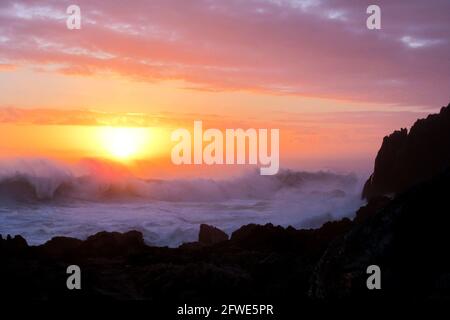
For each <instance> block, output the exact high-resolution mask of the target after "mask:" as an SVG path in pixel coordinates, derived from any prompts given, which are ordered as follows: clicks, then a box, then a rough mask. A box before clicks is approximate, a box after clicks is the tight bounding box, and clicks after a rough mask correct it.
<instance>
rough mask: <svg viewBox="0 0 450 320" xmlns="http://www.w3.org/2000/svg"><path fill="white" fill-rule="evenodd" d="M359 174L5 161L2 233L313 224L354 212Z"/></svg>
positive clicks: (177, 231)
mask: <svg viewBox="0 0 450 320" xmlns="http://www.w3.org/2000/svg"><path fill="white" fill-rule="evenodd" d="M361 189H362V179H360V178H359V177H358V176H357V175H356V174H337V173H333V172H329V171H326V172H325V171H319V172H303V171H293V170H281V171H280V172H279V173H278V174H277V175H274V176H261V175H259V172H258V171H257V170H254V171H251V172H248V173H246V174H243V175H242V176H240V177H233V178H230V179H179V180H173V179H172V180H161V179H159V180H156V179H140V178H137V177H134V176H132V175H129V174H128V173H126V174H125V173H120V174H118V173H117V172H109V171H107V170H106V171H105V170H94V171H89V170H88V171H86V170H84V171H83V170H79V168H74V167H72V166H68V165H62V164H60V163H58V164H57V163H54V162H52V161H48V160H45V159H40V160H36V159H34V160H32V161H30V160H21V161H15V162H10V163H8V164H7V165H5V164H1V165H0V234H2V235H3V236H6V235H7V234H10V235H17V234H20V235H22V236H23V237H24V238H25V239H26V240H27V241H28V243H29V244H33V245H37V244H42V243H44V242H46V241H48V240H50V239H51V238H52V237H55V236H68V237H75V238H79V239H85V238H87V237H88V236H90V235H92V234H94V233H96V232H99V231H119V232H124V231H129V230H138V231H141V232H142V233H143V235H144V239H145V241H146V243H147V244H150V245H158V246H170V247H175V246H178V245H180V244H182V243H184V242H191V241H196V240H197V238H198V231H199V226H200V224H202V223H206V224H210V225H214V226H216V227H218V228H220V229H222V230H223V231H225V232H227V233H228V234H229V235H231V233H232V232H233V231H235V230H237V229H238V228H239V227H241V226H242V225H245V224H249V223H257V224H265V223H272V224H275V225H282V226H285V227H286V226H289V225H290V226H293V227H295V228H316V227H320V226H321V225H322V224H323V223H324V222H326V221H331V220H337V219H341V218H342V217H353V216H354V214H355V212H356V210H357V209H358V208H359V207H360V206H361V205H363V204H364V201H363V200H362V199H361Z"/></svg>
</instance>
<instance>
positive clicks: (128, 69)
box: [0, 0, 450, 107]
mask: <svg viewBox="0 0 450 320" xmlns="http://www.w3.org/2000/svg"><path fill="white" fill-rule="evenodd" d="M77 2H78V3H77V4H78V5H79V6H80V7H81V10H82V29H81V30H76V31H70V30H67V29H66V27H65V20H64V11H65V9H66V7H67V6H68V5H69V4H72V3H71V1H55V0H47V1H26V2H25V1H2V3H1V4H0V61H3V60H5V61H6V63H7V64H13V65H21V64H36V65H39V66H42V65H46V64H48V65H55V66H57V70H58V71H59V72H62V73H64V74H69V75H70V74H81V75H86V76H89V75H91V74H95V73H98V72H114V73H117V74H120V75H122V76H126V77H130V78H133V79H136V80H139V81H159V80H166V79H181V80H185V81H186V82H188V83H189V84H188V85H187V86H188V87H192V88H198V89H203V90H256V91H264V92H270V93H274V94H296V95H303V96H311V97H322V98H333V99H348V100H353V101H370V102H378V103H392V104H399V105H419V106H432V107H438V106H441V105H443V104H446V103H447V102H448V98H449V96H448V94H449V91H448V89H449V88H450V59H449V58H448V57H449V56H450V43H449V40H448V39H449V36H450V23H449V22H448V12H450V3H449V2H448V1H440V0H436V1H433V3H432V4H430V3H426V2H424V1H419V0H412V1H395V2H393V1H378V4H379V5H380V7H381V9H382V30H379V31H369V30H367V29H366V27H365V20H366V17H367V15H366V13H365V9H366V6H367V4H365V3H363V2H361V1H342V0H332V1H313V0H308V1H306V0H277V1H274V0H253V1H251V0H248V1H247V0H246V1H238V0H229V1H214V0H203V1H186V0H185V1H175V0H169V1H168V0H153V1H133V2H132V3H130V4H125V3H124V2H123V1H118V0H111V1H100V0H91V1H87V0H80V1H77ZM408 39H409V40H408Z"/></svg>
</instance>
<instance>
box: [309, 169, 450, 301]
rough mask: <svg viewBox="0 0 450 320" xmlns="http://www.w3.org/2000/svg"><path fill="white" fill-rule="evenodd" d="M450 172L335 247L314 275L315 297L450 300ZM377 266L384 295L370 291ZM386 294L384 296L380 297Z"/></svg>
mask: <svg viewBox="0 0 450 320" xmlns="http://www.w3.org/2000/svg"><path fill="white" fill-rule="evenodd" d="M449 199H450V170H449V171H447V172H446V173H444V174H442V175H440V176H437V177H435V178H434V179H432V180H430V181H429V182H426V183H423V184H421V185H419V186H416V187H414V188H411V189H410V190H409V191H408V192H406V193H404V194H402V195H400V196H398V197H397V198H396V199H394V200H393V201H392V202H390V203H389V204H388V205H387V206H386V207H385V208H383V209H380V210H379V211H378V212H377V213H376V214H375V215H373V216H371V217H370V218H369V219H366V220H365V221H363V222H362V223H361V224H357V225H355V227H354V228H353V229H352V230H351V231H350V232H349V233H348V234H347V235H346V236H345V237H342V238H340V239H339V240H337V241H336V242H334V243H332V244H331V245H330V247H329V248H328V249H327V251H326V253H325V254H324V256H323V257H322V258H321V259H320V262H319V263H318V266H317V268H316V271H315V273H314V275H313V280H312V286H311V291H310V294H311V296H312V297H314V298H325V299H333V298H364V297H374V296H376V295H382V296H383V297H384V298H395V297H402V298H404V299H410V298H414V299H417V298H420V299H427V298H430V297H441V298H447V299H448V298H450V287H446V286H440V285H439V284H440V279H444V278H446V277H447V275H448V273H449V270H450V256H449V255H448V253H447V252H448V248H449V245H450V233H449V232H448V230H450V214H449V212H450V202H449ZM372 264H375V265H378V266H380V268H381V272H382V290H378V292H377V290H374V291H372V290H367V287H366V279H367V277H368V276H367V274H366V268H367V267H368V266H369V265H372ZM381 291H382V292H381Z"/></svg>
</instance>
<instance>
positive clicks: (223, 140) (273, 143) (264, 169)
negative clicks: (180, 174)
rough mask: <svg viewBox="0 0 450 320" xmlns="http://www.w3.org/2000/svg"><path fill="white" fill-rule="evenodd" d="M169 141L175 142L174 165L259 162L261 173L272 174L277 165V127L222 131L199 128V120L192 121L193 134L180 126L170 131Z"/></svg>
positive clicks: (278, 158) (173, 151)
mask: <svg viewBox="0 0 450 320" xmlns="http://www.w3.org/2000/svg"><path fill="white" fill-rule="evenodd" d="M269 134H270V137H269ZM171 140H172V141H173V142H177V144H176V145H175V146H174V147H173V148H172V152H171V158H172V163H174V164H175V165H181V164H206V165H213V164H219V165H222V164H228V165H231V164H241V165H242V164H252V165H257V164H259V165H260V166H261V168H260V173H261V175H274V174H276V173H277V172H278V170H279V167H280V130H279V129H270V130H268V129H253V128H250V129H247V130H244V129H225V133H223V132H222V131H221V130H219V129H207V130H203V123H202V121H194V128H193V137H192V136H191V132H190V131H189V130H188V129H185V128H180V129H176V130H175V131H173V132H172V135H171ZM204 142H206V143H207V144H206V146H203V143H204ZM269 144H270V151H269ZM247 151H248V152H247ZM247 160H248V161H247Z"/></svg>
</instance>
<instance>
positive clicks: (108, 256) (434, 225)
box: [0, 105, 450, 303]
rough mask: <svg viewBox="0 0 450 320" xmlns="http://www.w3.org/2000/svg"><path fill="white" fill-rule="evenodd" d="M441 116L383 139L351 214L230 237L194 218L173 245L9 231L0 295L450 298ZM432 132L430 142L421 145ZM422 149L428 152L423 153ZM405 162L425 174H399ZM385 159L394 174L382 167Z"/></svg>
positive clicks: (446, 132)
mask: <svg viewBox="0 0 450 320" xmlns="http://www.w3.org/2000/svg"><path fill="white" fill-rule="evenodd" d="M449 119H450V105H449V106H447V107H445V108H443V109H442V110H441V113H440V114H439V115H434V116H430V117H429V118H427V119H425V120H419V121H418V122H417V123H416V125H414V126H413V127H412V129H411V131H410V133H409V134H408V133H407V132H403V131H400V135H402V137H403V138H401V139H400V138H399V139H397V138H396V136H397V135H398V134H394V136H395V137H392V136H390V137H387V138H385V140H384V141H383V146H382V147H381V149H380V152H379V154H378V156H377V161H376V164H375V171H374V174H373V175H372V177H371V178H370V179H369V180H368V182H367V183H366V186H365V188H364V192H363V196H365V197H367V198H368V203H367V205H365V206H363V207H361V208H360V209H359V210H358V211H357V213H356V215H355V218H354V219H352V220H350V219H347V218H345V219H342V220H339V221H333V222H327V223H325V224H324V225H323V226H322V227H320V228H318V229H308V230H297V229H294V228H292V227H288V228H283V227H280V226H274V225H271V224H267V225H253V224H250V225H245V226H242V227H241V228H239V229H238V230H236V231H235V232H233V234H232V235H231V236H230V237H229V238H228V235H227V234H225V233H224V232H223V231H221V230H219V229H217V228H215V227H214V226H208V225H201V226H200V230H199V238H198V241H197V242H193V243H185V244H183V245H181V246H179V247H178V248H168V247H154V246H149V245H146V244H145V243H144V240H143V237H142V234H141V233H140V232H137V231H130V232H126V233H117V232H100V233H97V234H95V235H92V236H90V237H89V238H87V239H86V240H79V239H74V238H67V237H56V238H53V239H51V240H50V241H48V242H46V243H45V244H43V245H39V246H29V245H28V244H27V242H26V240H25V239H24V238H22V237H21V236H15V237H10V236H8V237H7V238H6V239H4V238H0V283H1V285H2V291H1V292H2V293H1V295H2V298H6V299H13V300H14V299H33V300H54V299H55V300H64V299H80V300H91V299H94V300H95V299H97V300H105V299H106V300H110V299H114V300H117V299H119V300H129V299H133V300H134V299H138V300H146V301H152V302H156V303H159V302H161V303H163V302H165V301H171V302H174V303H176V302H180V303H181V302H183V303H186V302H192V303H195V302H201V303H208V302H210V303H214V302H219V303H223V302H225V301H230V300H233V301H244V300H245V301H246V302H251V301H256V302H258V303H261V302H262V301H266V302H272V303H275V302H277V301H283V302H285V303H286V302H289V301H292V302H293V303H294V302H295V303H298V301H309V302H311V301H331V300H335V299H349V300H353V299H358V300H364V299H373V298H374V297H375V298H377V299H387V300H389V299H392V298H395V297H403V298H410V299H416V300H429V299H434V300H436V299H437V300H448V299H450V257H449V255H448V248H449V246H450V233H449V232H448V230H450V215H449V213H450V203H449V199H450V158H449V156H448V155H449V154H448V152H449V151H448V150H450V125H447V124H448V123H449V122H448V121H449ZM405 134H406V138H404V135H405ZM430 134H432V136H434V135H438V137H439V139H438V140H433V143H427V141H428V140H429V139H430ZM421 139H422V140H421ZM393 140H395V141H396V142H395V143H394V142H393ZM402 141H403V142H402ZM408 141H414V143H412V142H408ZM392 144H396V145H395V147H391V145H392ZM388 145H389V146H388ZM411 148H413V149H414V150H415V151H414V152H412V151H410V149H411ZM445 148H448V149H446V150H445V151H442V152H437V151H436V150H440V149H445ZM398 150H409V151H402V152H400V151H398ZM430 150H431V151H430ZM399 152H400V153H399ZM426 152H434V153H433V154H432V156H429V155H427V156H424V155H422V154H424V153H426ZM418 155H420V156H418ZM389 159H391V160H392V159H395V160H392V161H391V160H389ZM402 161H406V163H408V166H406V167H409V168H415V167H420V168H422V169H421V170H417V171H408V170H406V169H405V170H406V171H405V170H403V169H398V168H401V167H402V166H401V163H402ZM416 162H417V163H416ZM389 163H391V164H392V165H393V166H394V167H395V168H397V169H395V170H394V169H392V168H388V167H389ZM411 163H416V164H411ZM427 168H428V169H427ZM395 174H398V175H399V179H400V178H401V177H407V178H401V179H400V180H398V181H403V182H402V183H401V184H399V185H397V184H395V182H396V181H397V180H396V179H395V177H394V178H393V177H391V175H395ZM386 193H388V194H389V197H386V196H384V194H386ZM372 264H376V265H378V266H380V268H381V270H382V290H367V287H366V279H367V273H366V268H367V267H368V266H369V265H372ZM69 265H78V266H79V267H80V268H81V270H82V275H83V276H82V290H68V289H67V287H66V279H67V274H66V269H67V267H68V266H69Z"/></svg>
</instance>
